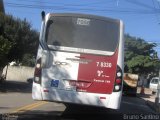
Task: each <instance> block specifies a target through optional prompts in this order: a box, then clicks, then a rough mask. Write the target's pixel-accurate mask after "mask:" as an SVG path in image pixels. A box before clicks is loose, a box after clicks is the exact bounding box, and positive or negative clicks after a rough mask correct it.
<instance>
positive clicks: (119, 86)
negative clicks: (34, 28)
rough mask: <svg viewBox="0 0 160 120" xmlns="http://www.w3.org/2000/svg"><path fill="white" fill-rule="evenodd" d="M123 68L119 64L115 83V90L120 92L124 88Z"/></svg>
mask: <svg viewBox="0 0 160 120" xmlns="http://www.w3.org/2000/svg"><path fill="white" fill-rule="evenodd" d="M122 77H123V73H122V69H121V68H120V67H119V66H118V65H117V71H116V78H115V83H114V89H113V91H114V92H119V91H121V89H122V80H123V79H122Z"/></svg>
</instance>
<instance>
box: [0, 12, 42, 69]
mask: <svg viewBox="0 0 160 120" xmlns="http://www.w3.org/2000/svg"><path fill="white" fill-rule="evenodd" d="M38 36H39V33H38V32H37V31H36V30H34V29H32V28H31V24H30V23H29V22H27V21H26V19H24V20H20V19H19V18H15V17H13V16H12V15H5V14H2V13H0V68H3V67H4V66H5V65H6V64H7V63H8V62H11V61H22V59H23V56H24V54H31V55H33V56H35V55H36V51H37V47H38V38H39V37H38Z"/></svg>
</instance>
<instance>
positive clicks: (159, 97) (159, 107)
mask: <svg viewBox="0 0 160 120" xmlns="http://www.w3.org/2000/svg"><path fill="white" fill-rule="evenodd" d="M155 104H156V108H157V110H156V111H157V112H158V113H160V68H159V81H158V87H157V95H156V99H155Z"/></svg>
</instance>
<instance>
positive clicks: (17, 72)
mask: <svg viewBox="0 0 160 120" xmlns="http://www.w3.org/2000/svg"><path fill="white" fill-rule="evenodd" d="M5 73H6V67H5V68H4V70H3V74H5ZM33 75H34V68H32V67H25V66H8V70H7V76H6V80H13V81H26V80H27V79H28V78H32V77H33Z"/></svg>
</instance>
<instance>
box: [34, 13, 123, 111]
mask: <svg viewBox="0 0 160 120" xmlns="http://www.w3.org/2000/svg"><path fill="white" fill-rule="evenodd" d="M43 22H44V23H43V25H42V32H41V35H40V45H39V48H38V54H37V63H36V67H35V77H34V82H33V89H32V97H33V99H35V100H46V101H57V102H62V103H63V102H64V103H73V104H82V105H92V106H99V107H106V108H112V109H118V108H119V107H120V102H121V95H122V81H123V80H122V79H123V78H122V76H123V53H124V51H123V24H122V22H121V21H120V20H115V19H110V18H104V17H99V16H93V15H84V14H47V15H46V16H45V20H44V21H43Z"/></svg>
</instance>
